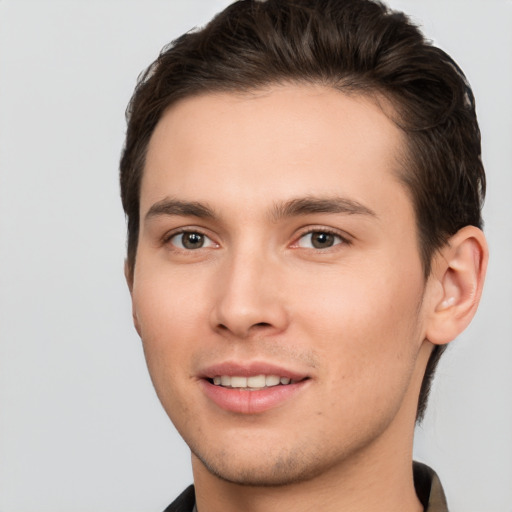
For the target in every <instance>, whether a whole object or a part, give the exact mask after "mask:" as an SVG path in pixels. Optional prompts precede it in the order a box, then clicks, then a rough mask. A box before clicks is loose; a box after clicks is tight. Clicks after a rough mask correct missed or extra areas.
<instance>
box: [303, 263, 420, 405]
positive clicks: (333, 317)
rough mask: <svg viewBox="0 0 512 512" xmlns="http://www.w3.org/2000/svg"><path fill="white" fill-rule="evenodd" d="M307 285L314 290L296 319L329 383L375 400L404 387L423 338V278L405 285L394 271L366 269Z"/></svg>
mask: <svg viewBox="0 0 512 512" xmlns="http://www.w3.org/2000/svg"><path fill="white" fill-rule="evenodd" d="M402 274H403V273H402ZM398 275H401V274H398ZM419 276H420V277H421V274H419ZM316 284H317V285H318V284H319V283H318V281H317V283H316ZM305 288H306V289H307V288H308V287H307V286H306V287H305ZM309 289H316V290H318V291H317V292H316V293H313V294H311V295H310V296H308V297H307V298H305V297H304V298H303V306H302V307H301V308H300V309H297V318H299V320H298V322H299V323H300V322H303V323H302V328H303V329H304V330H307V331H308V332H309V335H308V338H310V339H313V340H315V350H316V352H317V354H318V356H319V359H320V360H321V361H324V362H325V364H326V365H327V368H328V369H329V371H328V373H327V378H328V380H329V382H330V386H331V387H332V388H339V390H340V393H343V394H344V395H345V396H354V397H356V396H359V397H360V396H361V393H365V394H366V396H368V397H373V398H371V399H375V400H376V401H378V400H380V399H382V396H383V395H384V394H385V393H389V392H390V388H393V389H397V388H402V387H404V386H405V385H406V384H407V382H408V379H410V377H411V374H412V371H413V369H414V364H415V361H416V356H417V352H418V350H419V347H420V345H421V341H422V336H421V332H422V331H421V329H422V328H421V318H420V314H419V305H420V303H421V297H422V293H423V281H422V280H421V279H419V278H418V277H416V278H415V281H409V282H407V286H404V282H403V281H402V279H400V278H398V277H397V274H396V273H393V272H391V273H389V275H388V276H386V275H383V273H382V272H381V273H379V274H373V275H372V274H371V273H370V272H367V273H366V275H365V276H364V278H361V277H358V276H355V275H351V276H348V275H344V276H340V277H339V278H338V279H335V278H334V277H332V278H331V279H330V280H329V281H328V282H327V281H326V282H325V283H324V286H317V287H316V288H311V287H309ZM306 318H308V319H309V321H308V322H307V325H306V322H305V321H304V319H306ZM301 319H302V320H301ZM340 393H335V392H333V395H332V396H339V395H340Z"/></svg>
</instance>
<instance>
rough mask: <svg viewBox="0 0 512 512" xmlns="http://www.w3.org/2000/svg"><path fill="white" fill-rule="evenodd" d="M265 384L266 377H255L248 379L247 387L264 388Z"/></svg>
mask: <svg viewBox="0 0 512 512" xmlns="http://www.w3.org/2000/svg"><path fill="white" fill-rule="evenodd" d="M265 383H266V379H265V375H255V376H254V377H249V378H248V379H247V387H249V388H264V387H265Z"/></svg>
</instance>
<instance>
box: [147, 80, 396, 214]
mask: <svg viewBox="0 0 512 512" xmlns="http://www.w3.org/2000/svg"><path fill="white" fill-rule="evenodd" d="M404 147H405V142H404V135H403V133H402V132H401V131H400V130H399V128H398V127H397V126H396V125H395V124H394V123H393V122H392V120H391V119H390V118H389V116H388V115H387V114H386V113H385V112H384V110H383V109H382V108H381V106H380V104H379V103H377V101H376V100H375V99H374V98H373V97H371V98H370V97H365V96H362V95H360V94H351V95H347V94H346V93H343V92H340V91H337V90H334V89H332V88H328V87H324V86H312V85H281V86H275V87H272V88H268V89H265V90H257V91H254V92H250V93H243V94H241V93H216V94H205V95H201V96H197V97H190V98H187V99H184V100H181V101H179V102H177V103H176V104H174V105H173V106H172V107H171V108H169V109H168V110H167V111H166V112H165V114H164V115H163V116H162V119H161V120H160V122H159V123H158V125H157V127H156V129H155V131H154V133H153V135H152V137H151V140H150V143H149V147H148V152H147V157H146V165H145V170H144V176H143V180H142V190H141V213H144V211H147V209H148V208H149V207H150V206H151V204H154V203H155V202H157V201H159V200H162V199H164V198H165V197H166V196H179V197H182V196H183V197H184V198H185V199H193V200H205V201H212V200H213V201H215V200H217V199H219V197H222V201H223V203H224V204H225V205H228V204H229V200H230V199H233V200H235V201H234V202H237V203H238V204H240V201H243V204H244V205H245V207H250V205H255V204H256V203H260V202H261V200H262V198H265V199H268V200H269V201H270V200H281V199H287V198H286V197H282V196H283V195H287V196H289V197H303V196H304V195H322V196H326V195H329V194H330V191H332V193H333V194H334V193H336V194H339V193H343V195H349V196H351V198H352V199H354V200H356V201H360V202H364V200H365V199H368V198H369V197H366V196H371V195H372V193H373V192H378V191H379V188H380V192H382V193H381V196H385V192H386V187H384V188H382V184H384V183H386V184H387V188H390V187H391V189H393V190H388V192H389V193H391V194H395V193H396V190H394V189H396V188H403V187H402V185H401V184H400V183H399V181H398V179H397V175H398V172H399V168H400V164H399V161H400V157H401V154H402V152H403V148H404ZM334 186H335V187H336V189H337V190H333V187H334ZM402 192H403V190H402ZM215 194H217V196H215Z"/></svg>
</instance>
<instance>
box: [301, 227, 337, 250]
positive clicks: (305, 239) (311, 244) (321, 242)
mask: <svg viewBox="0 0 512 512" xmlns="http://www.w3.org/2000/svg"><path fill="white" fill-rule="evenodd" d="M342 242H343V239H342V238H341V236H339V235H335V234H334V233H329V232H328V231H311V232H310V233H306V234H305V235H303V236H301V237H300V238H299V241H298V242H297V245H298V246H299V247H305V248H308V249H329V247H333V246H335V245H339V244H341V243H342Z"/></svg>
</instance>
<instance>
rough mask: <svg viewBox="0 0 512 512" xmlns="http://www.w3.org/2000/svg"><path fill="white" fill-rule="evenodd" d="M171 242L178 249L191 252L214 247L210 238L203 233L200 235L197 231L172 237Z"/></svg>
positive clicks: (185, 232)
mask: <svg viewBox="0 0 512 512" xmlns="http://www.w3.org/2000/svg"><path fill="white" fill-rule="evenodd" d="M169 241H170V243H171V244H172V245H174V246H175V247H177V248H178V249H185V250H189V251H191V250H194V249H202V248H203V247H211V246H213V245H214V243H213V241H212V240H210V238H208V237H207V236H206V235H203V234H202V233H198V232H197V231H184V232H182V233H177V234H176V235H174V236H173V237H171V239H170V240H169Z"/></svg>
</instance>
